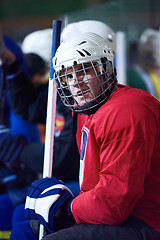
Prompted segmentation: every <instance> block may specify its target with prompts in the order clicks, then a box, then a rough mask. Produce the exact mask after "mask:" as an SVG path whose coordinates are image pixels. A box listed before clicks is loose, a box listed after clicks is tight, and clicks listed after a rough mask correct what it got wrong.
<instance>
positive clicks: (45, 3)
mask: <svg viewBox="0 0 160 240" xmlns="http://www.w3.org/2000/svg"><path fill="white" fill-rule="evenodd" d="M53 19H60V20H62V21H63V27H64V26H66V25H67V24H68V23H72V22H75V21H81V20H99V21H103V22H104V23H106V24H108V25H109V26H110V27H111V28H112V29H113V30H114V31H115V32H117V31H123V32H124V33H125V35H126V39H127V42H130V41H134V40H136V39H137V38H138V37H139V36H140V34H141V33H142V32H143V31H144V30H145V29H146V28H153V29H159V28H160V0H0V26H1V28H2V31H3V33H4V34H5V35H7V36H9V37H11V38H12V39H13V40H15V41H16V42H21V41H22V40H23V39H24V37H25V36H26V35H27V34H29V33H30V32H33V31H36V30H40V29H44V28H52V20H53Z"/></svg>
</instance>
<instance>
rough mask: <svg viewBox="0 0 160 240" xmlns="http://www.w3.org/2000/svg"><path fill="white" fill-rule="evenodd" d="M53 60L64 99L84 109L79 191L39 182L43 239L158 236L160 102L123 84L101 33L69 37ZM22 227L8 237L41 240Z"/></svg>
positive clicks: (35, 208) (34, 191) (31, 213)
mask: <svg viewBox="0 0 160 240" xmlns="http://www.w3.org/2000/svg"><path fill="white" fill-rule="evenodd" d="M53 65H54V69H55V72H56V82H57V90H58V93H59V95H60V96H61V98H62V101H63V102H64V104H65V105H66V106H67V107H69V108H70V109H72V110H73V112H74V114H78V119H77V140H78V145H79V149H80V151H81V156H80V187H81V192H80V194H79V195H78V196H77V197H75V198H74V197H73V195H72V193H71V192H70V190H69V189H68V188H67V187H66V186H65V185H64V184H63V182H61V180H59V179H56V178H54V177H53V178H45V179H41V180H38V181H36V182H34V183H33V184H32V185H31V187H30V189H29V191H28V196H27V199H26V205H25V209H26V210H25V211H26V216H27V218H28V219H38V220H39V221H40V222H42V224H43V225H44V226H45V228H46V230H47V233H48V234H47V235H46V236H44V238H43V240H54V239H56V240H60V239H63V240H68V239H70V240H71V239H76V240H78V239H83V240H84V239H85V240H99V239H101V240H117V239H119V240H124V239H129V240H140V239H141V240H146V239H150V240H153V239H154V240H159V239H160V226H159V222H160V208H159V206H160V187H159V186H160V175H159V168H160V162H159V157H160V103H159V101H158V100H156V99H155V98H154V97H152V96H151V95H150V94H148V93H147V92H145V91H143V90H140V89H133V88H130V87H128V86H123V85H120V84H117V81H116V78H115V73H114V66H113V53H112V51H111V49H110V48H109V47H108V44H107V42H106V41H105V40H104V39H103V38H101V37H100V36H99V35H96V34H93V33H84V34H81V35H80V36H76V37H73V38H72V39H69V40H68V41H65V42H63V43H62V44H61V45H60V47H59V48H58V50H57V52H56V55H55V58H54V59H53ZM80 143H81V144H80ZM42 206H43V207H42ZM69 215H70V216H69ZM71 217H72V218H73V219H72V220H73V221H70V223H71V225H72V226H70V225H69V224H68V223H69V220H71ZM68 219H69V220H68ZM74 221H75V224H74ZM22 226H23V223H21V224H19V225H18V226H15V227H16V228H17V229H16V230H15V229H13V231H12V233H11V237H10V239H16V240H17V239H19V238H18V236H20V238H21V239H23V240H24V239H36V237H35V236H34V235H33V236H32V237H31V235H29V231H30V230H29V229H30V228H29V226H28V227H26V228H23V231H22ZM64 227H65V228H64ZM49 233H50V234H49Z"/></svg>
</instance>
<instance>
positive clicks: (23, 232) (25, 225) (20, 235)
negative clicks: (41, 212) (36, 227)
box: [9, 221, 37, 240]
mask: <svg viewBox="0 0 160 240" xmlns="http://www.w3.org/2000/svg"><path fill="white" fill-rule="evenodd" d="M9 239H10V240H13V239H15V240H37V238H36V237H35V236H34V234H33V231H32V229H31V227H30V224H29V221H24V222H19V223H16V224H15V225H14V227H13V230H12V232H11V235H10V238H9Z"/></svg>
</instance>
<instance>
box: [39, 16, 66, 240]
mask: <svg viewBox="0 0 160 240" xmlns="http://www.w3.org/2000/svg"><path fill="white" fill-rule="evenodd" d="M61 25H62V22H61V21H60V20H53V36H52V54H51V63H50V79H49V86H48V103H47V118H46V135H45V149H44V163H43V178H44V177H51V176H52V166H53V150H54V133H55V121H56V101H57V91H56V86H55V82H54V77H53V76H54V69H53V64H52V59H53V57H54V55H55V52H56V50H57V48H58V46H59V44H60V34H61ZM43 235H44V227H43V225H40V231H39V239H41V238H42V237H43Z"/></svg>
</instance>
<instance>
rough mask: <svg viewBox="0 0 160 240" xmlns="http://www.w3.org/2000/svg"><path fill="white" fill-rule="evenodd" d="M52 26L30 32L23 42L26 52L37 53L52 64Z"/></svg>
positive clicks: (22, 45) (23, 49)
mask: <svg viewBox="0 0 160 240" xmlns="http://www.w3.org/2000/svg"><path fill="white" fill-rule="evenodd" d="M52 32H53V30H52V28H47V29H42V30H38V31H35V32H31V33H30V34H28V35H27V36H26V37H25V38H24V40H23V42H22V44H21V47H22V51H23V52H24V53H35V54H37V55H39V56H40V57H41V58H42V59H43V60H44V61H46V63H48V64H50V60H51V49H52Z"/></svg>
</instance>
